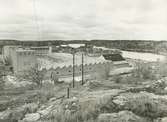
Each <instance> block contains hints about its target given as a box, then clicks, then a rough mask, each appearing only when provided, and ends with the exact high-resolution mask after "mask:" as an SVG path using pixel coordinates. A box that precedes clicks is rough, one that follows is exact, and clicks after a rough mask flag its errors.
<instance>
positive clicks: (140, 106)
mask: <svg viewBox="0 0 167 122" xmlns="http://www.w3.org/2000/svg"><path fill="white" fill-rule="evenodd" d="M113 102H114V103H115V105H116V106H117V108H119V110H130V111H132V112H134V113H135V114H137V115H140V116H146V117H150V118H158V117H164V116H167V96H166V97H165V96H158V95H155V94H152V93H147V92H140V93H123V94H121V95H119V96H117V97H115V98H114V100H113Z"/></svg>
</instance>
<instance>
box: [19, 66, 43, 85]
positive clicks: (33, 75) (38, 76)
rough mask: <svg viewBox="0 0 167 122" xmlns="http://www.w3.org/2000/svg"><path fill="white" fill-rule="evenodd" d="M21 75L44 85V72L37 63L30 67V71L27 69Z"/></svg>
mask: <svg viewBox="0 0 167 122" xmlns="http://www.w3.org/2000/svg"><path fill="white" fill-rule="evenodd" d="M21 77H23V78H24V79H27V80H29V81H31V82H34V83H36V84H37V85H38V86H42V81H43V79H44V73H43V72H42V71H40V70H39V65H38V64H36V65H35V66H34V67H32V68H31V69H29V70H28V71H25V72H24V74H23V75H22V76H21Z"/></svg>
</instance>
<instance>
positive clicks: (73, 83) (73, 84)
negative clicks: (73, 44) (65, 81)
mask: <svg viewBox="0 0 167 122" xmlns="http://www.w3.org/2000/svg"><path fill="white" fill-rule="evenodd" d="M72 86H73V88H74V87H75V52H73V82H72Z"/></svg>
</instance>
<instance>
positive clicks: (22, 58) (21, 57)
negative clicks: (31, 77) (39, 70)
mask: <svg viewBox="0 0 167 122" xmlns="http://www.w3.org/2000/svg"><path fill="white" fill-rule="evenodd" d="M12 60H13V69H14V73H16V74H17V73H21V72H23V71H25V70H28V69H30V68H31V67H33V66H35V64H36V63H37V59H36V55H35V52H34V51H15V52H14V53H13V57H12Z"/></svg>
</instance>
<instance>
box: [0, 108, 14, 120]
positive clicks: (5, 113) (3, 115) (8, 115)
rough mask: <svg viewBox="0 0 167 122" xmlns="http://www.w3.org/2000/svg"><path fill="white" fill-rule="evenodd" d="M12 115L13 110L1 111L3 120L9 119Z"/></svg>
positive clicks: (0, 114) (0, 116)
mask: <svg viewBox="0 0 167 122" xmlns="http://www.w3.org/2000/svg"><path fill="white" fill-rule="evenodd" d="M11 116H12V112H11V111H10V110H6V111H3V112H0V120H1V121H3V120H4V121H5V120H9V119H10V118H11ZM1 121H0V122H1Z"/></svg>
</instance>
